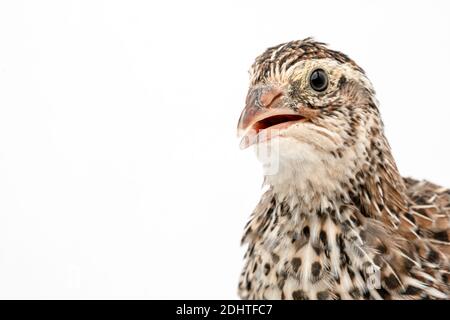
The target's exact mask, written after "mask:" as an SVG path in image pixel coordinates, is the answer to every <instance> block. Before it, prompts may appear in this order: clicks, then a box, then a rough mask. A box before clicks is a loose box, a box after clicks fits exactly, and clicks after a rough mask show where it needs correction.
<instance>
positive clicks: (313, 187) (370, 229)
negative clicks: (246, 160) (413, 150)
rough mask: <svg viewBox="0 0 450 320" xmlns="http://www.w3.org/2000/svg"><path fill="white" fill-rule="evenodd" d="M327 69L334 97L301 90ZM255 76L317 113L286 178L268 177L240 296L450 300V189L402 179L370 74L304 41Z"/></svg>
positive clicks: (280, 50) (276, 50)
mask: <svg viewBox="0 0 450 320" xmlns="http://www.w3.org/2000/svg"><path fill="white" fill-rule="evenodd" d="M311 64H312V65H313V66H312V67H311V66H310V65H311ZM316 65H319V66H323V67H324V68H328V70H330V75H331V76H330V77H331V78H330V81H331V84H330V86H331V89H330V90H329V91H327V92H325V93H323V94H321V95H320V96H318V95H315V94H312V93H308V90H307V89H305V87H304V88H302V89H301V90H297V89H296V88H298V86H299V83H300V86H301V83H302V81H304V79H305V76H304V74H305V73H306V71H304V70H308V68H310V69H311V68H313V67H314V66H316ZM250 76H251V81H250V84H251V87H254V86H259V85H262V84H264V85H266V84H273V83H276V84H277V85H280V86H281V85H282V86H284V87H285V88H287V89H286V90H287V92H289V95H288V96H287V97H286V98H285V100H284V103H285V104H286V105H289V106H290V107H291V108H292V109H293V110H300V111H299V112H301V111H302V110H303V111H304V110H305V109H311V110H314V111H315V113H313V116H311V117H310V118H308V122H306V123H303V124H302V125H301V126H296V127H294V128H291V129H289V130H290V131H287V133H286V136H287V137H289V138H287V139H284V140H281V142H280V145H281V147H280V153H281V164H280V169H279V172H278V173H277V174H275V175H266V176H265V180H264V181H265V182H264V183H265V185H266V188H267V190H266V191H265V193H264V194H263V196H262V197H261V200H260V202H259V204H258V205H257V207H256V209H255V210H254V212H253V214H252V215H251V218H250V221H249V222H248V224H247V226H246V228H245V233H244V237H243V239H242V242H243V244H246V245H247V251H246V254H245V265H244V269H243V271H242V274H241V277H240V281H239V290H238V292H239V296H240V297H241V298H243V299H447V298H448V297H449V294H450V286H449V284H448V274H449V270H450V265H449V256H450V242H449V220H450V219H449V218H450V190H448V189H446V188H443V187H440V186H436V185H434V184H432V183H430V182H426V181H416V180H413V179H410V178H402V177H401V176H400V174H399V172H398V170H397V167H396V164H395V161H394V159H393V157H392V154H391V151H390V147H389V144H388V141H387V139H386V138H385V136H384V130H383V123H382V121H381V117H380V115H379V111H378V102H377V101H376V98H375V91H374V90H373V88H372V85H371V84H370V81H369V80H368V79H367V78H366V75H365V73H364V71H363V70H362V69H361V68H360V67H359V66H358V65H357V64H356V63H355V62H353V61H352V60H351V59H350V58H348V57H347V56H346V55H344V54H342V53H339V52H337V51H333V50H330V49H328V48H327V47H326V46H325V45H324V44H322V43H319V42H315V41H314V40H312V39H305V40H301V41H293V42H289V43H286V44H282V45H279V46H276V47H273V48H269V49H268V50H267V51H266V52H264V53H263V54H262V55H261V56H259V57H258V58H257V59H256V61H255V63H254V64H253V66H252V68H251V70H250ZM300 102H301V104H302V105H303V107H302V108H300V109H299V108H298V104H299V103H300ZM305 114H306V113H305ZM310 114H312V113H310ZM286 154H288V155H286Z"/></svg>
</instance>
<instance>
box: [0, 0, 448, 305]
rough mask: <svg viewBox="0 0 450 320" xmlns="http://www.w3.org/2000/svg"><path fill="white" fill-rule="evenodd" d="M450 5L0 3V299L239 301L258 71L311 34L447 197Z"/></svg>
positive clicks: (255, 192) (257, 177)
mask: <svg viewBox="0 0 450 320" xmlns="http://www.w3.org/2000/svg"><path fill="white" fill-rule="evenodd" d="M449 4H450V2H449V1H430V0H427V1H422V2H417V1H410V0H409V1H370V2H369V1H318V2H315V1H298V0H296V1H276V2H275V1H273V2H264V1H252V2H250V1H202V2H199V1H164V2H162V1H161V2H158V3H157V2H156V1H155V2H153V1H82V2H78V1H28V2H24V1H1V2H0V298H193V299H195V298H206V299H213V298H237V295H236V287H237V280H238V275H239V273H240V270H241V267H242V255H243V249H242V248H240V247H239V241H240V237H241V233H242V229H243V227H244V224H245V223H246V221H247V218H248V216H249V215H250V213H251V211H252V209H253V207H254V206H255V204H256V203H257V201H258V199H259V195H260V185H261V182H262V176H261V168H260V165H259V163H258V162H257V160H256V159H255V157H254V155H253V153H252V151H250V150H248V151H243V152H241V151H239V148H238V140H237V138H236V136H235V134H236V133H235V128H236V123H237V119H238V117H239V114H240V111H241V109H242V107H243V103H244V99H245V95H246V91H247V70H248V68H249V66H250V64H251V63H252V61H253V59H254V58H255V56H256V55H258V54H260V53H261V52H262V51H263V50H264V49H265V48H267V47H268V46H272V45H276V44H278V43H281V42H285V41H289V40H294V39H302V38H304V37H307V36H314V37H315V38H316V39H317V40H320V41H324V42H327V43H329V44H330V45H331V47H332V48H334V49H337V50H341V51H343V52H345V53H347V54H349V55H350V56H351V57H352V58H353V59H355V60H356V61H357V62H358V63H359V64H360V65H361V66H362V67H363V68H364V69H365V70H366V72H367V73H368V75H369V77H370V79H371V80H372V82H373V83H374V86H375V88H376V90H377V92H378V98H379V100H380V102H381V112H382V115H383V118H384V122H385V125H386V131H387V136H388V138H389V139H390V142H391V145H392V148H393V150H394V155H395V156H396V159H397V161H398V165H399V168H400V171H401V172H402V174H404V175H412V176H414V177H417V178H428V179H430V180H432V181H434V182H437V183H439V184H442V185H446V186H450V166H449V163H450V153H449V143H448V138H449V136H450V125H449V120H450V102H449V91H450V88H449V85H450V81H449V75H450V19H449V16H450V6H449Z"/></svg>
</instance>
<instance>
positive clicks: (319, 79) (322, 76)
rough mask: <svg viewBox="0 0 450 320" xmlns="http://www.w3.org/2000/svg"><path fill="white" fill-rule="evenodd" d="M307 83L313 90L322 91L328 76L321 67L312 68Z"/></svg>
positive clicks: (326, 84) (324, 88) (326, 83)
mask: <svg viewBox="0 0 450 320" xmlns="http://www.w3.org/2000/svg"><path fill="white" fill-rule="evenodd" d="M309 84H310V86H311V88H313V89H314V90H315V91H318V92H322V91H325V90H326V89H327V87H328V76H327V74H326V72H325V71H323V70H322V69H317V70H314V71H313V72H312V73H311V76H310V77H309Z"/></svg>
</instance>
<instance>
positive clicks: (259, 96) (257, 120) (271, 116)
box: [237, 86, 305, 149]
mask: <svg viewBox="0 0 450 320" xmlns="http://www.w3.org/2000/svg"><path fill="white" fill-rule="evenodd" d="M283 100H284V94H283V90H282V89H280V88H276V87H273V86H262V87H257V88H250V90H249V92H248V95H247V100H246V105H245V108H244V110H243V111H242V113H241V116H240V118H239V122H238V128H237V129H238V137H240V138H242V140H241V143H240V147H241V149H246V148H248V147H249V146H251V145H253V144H256V143H258V142H263V141H267V140H270V139H271V138H274V137H276V136H279V134H280V130H281V129H283V128H287V127H289V126H290V125H292V124H294V123H296V122H298V121H302V120H304V119H305V118H304V117H303V116H302V115H300V114H299V112H297V111H295V110H293V109H291V108H288V107H286V106H285V104H284V103H283Z"/></svg>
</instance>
